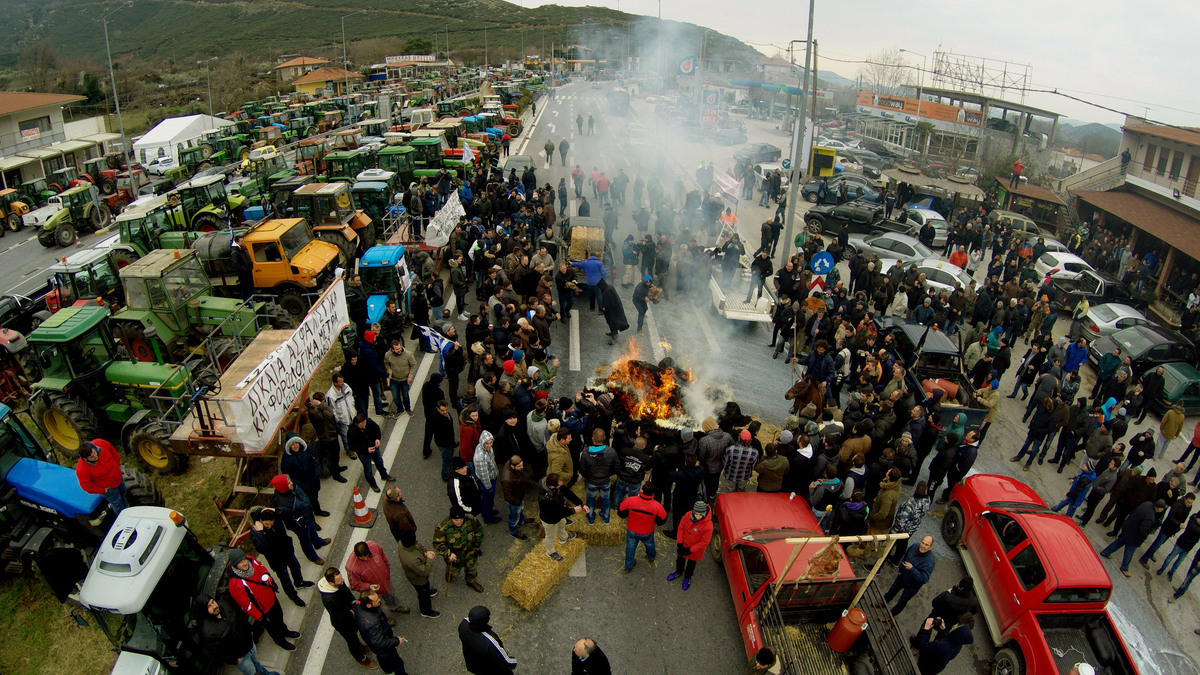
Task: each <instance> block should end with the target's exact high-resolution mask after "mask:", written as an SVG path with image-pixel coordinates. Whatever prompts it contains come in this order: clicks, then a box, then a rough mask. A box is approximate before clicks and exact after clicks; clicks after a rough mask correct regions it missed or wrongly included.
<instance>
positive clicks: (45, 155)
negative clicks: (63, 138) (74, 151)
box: [17, 146, 62, 159]
mask: <svg viewBox="0 0 1200 675" xmlns="http://www.w3.org/2000/svg"><path fill="white" fill-rule="evenodd" d="M17 154H18V155H22V156H24V157H28V158H30V159H50V158H51V157H59V156H61V155H62V151H61V150H55V149H53V146H49V147H45V148H34V149H32V150H24V151H22V152H18V153H17Z"/></svg>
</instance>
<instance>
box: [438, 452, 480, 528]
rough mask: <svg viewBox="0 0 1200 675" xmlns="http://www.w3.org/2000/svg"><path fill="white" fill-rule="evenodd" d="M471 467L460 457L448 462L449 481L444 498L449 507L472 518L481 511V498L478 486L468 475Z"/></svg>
mask: <svg viewBox="0 0 1200 675" xmlns="http://www.w3.org/2000/svg"><path fill="white" fill-rule="evenodd" d="M470 468H471V465H469V464H467V462H465V461H463V458H462V457H454V458H452V459H451V460H450V480H449V482H447V483H446V496H448V497H449V498H450V505H451V506H452V507H456V508H459V509H462V510H463V512H464V513H466V514H467V515H469V516H471V517H472V518H474V517H475V516H477V515H479V513H480V512H481V511H483V497H482V495H480V494H479V484H478V483H476V482H475V477H474V476H472V475H471V474H470Z"/></svg>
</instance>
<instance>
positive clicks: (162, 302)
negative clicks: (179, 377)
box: [112, 249, 294, 369]
mask: <svg viewBox="0 0 1200 675" xmlns="http://www.w3.org/2000/svg"><path fill="white" fill-rule="evenodd" d="M121 281H122V282H123V285H124V287H125V299H126V303H125V307H124V308H123V309H122V310H121V311H119V312H117V313H116V314H114V315H113V317H112V328H113V334H114V335H116V336H117V337H118V339H119V341H120V342H121V344H123V345H124V346H125V349H126V350H127V351H128V353H129V356H130V357H132V358H134V359H136V360H138V361H145V362H154V363H183V362H184V361H186V360H187V359H189V358H191V357H194V356H199V355H201V354H205V353H208V354H209V356H211V357H212V358H213V360H214V361H215V362H216V363H217V364H218V365H220V366H222V369H223V368H224V366H227V365H228V364H229V363H232V362H233V360H234V359H235V358H237V355H238V354H240V353H241V351H242V348H243V347H244V346H245V345H247V344H249V343H250V341H251V340H253V339H254V336H255V335H257V334H258V333H259V332H261V331H264V330H267V329H269V328H274V327H285V326H293V325H294V323H293V321H292V319H291V317H290V316H288V315H286V314H285V313H284V312H283V310H282V309H280V308H279V307H278V305H274V303H271V304H270V305H268V303H265V302H253V303H251V302H244V301H242V300H238V299H234V298H220V297H217V296H216V295H214V293H213V285H212V282H211V281H209V279H208V276H207V275H205V273H204V270H203V268H201V266H200V259H199V258H198V257H197V255H196V252H195V251H192V250H187V249H184V250H173V251H172V250H164V249H158V250H153V251H149V252H148V253H147V254H146V255H145V256H144V257H142V258H139V259H138V260H137V261H136V262H134V263H132V264H131V265H129V266H127V267H124V268H122V269H121Z"/></svg>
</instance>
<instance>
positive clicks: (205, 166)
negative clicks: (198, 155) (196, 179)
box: [193, 162, 212, 175]
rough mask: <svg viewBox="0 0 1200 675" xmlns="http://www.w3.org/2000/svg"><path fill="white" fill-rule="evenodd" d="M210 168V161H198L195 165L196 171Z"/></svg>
mask: <svg viewBox="0 0 1200 675" xmlns="http://www.w3.org/2000/svg"><path fill="white" fill-rule="evenodd" d="M211 168H212V162H200V163H199V164H197V165H196V173H200V172H201V171H207V170H208V169H211ZM193 175H195V174H193Z"/></svg>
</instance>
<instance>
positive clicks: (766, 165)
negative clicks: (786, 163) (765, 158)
mask: <svg viewBox="0 0 1200 675" xmlns="http://www.w3.org/2000/svg"><path fill="white" fill-rule="evenodd" d="M776 169H778V170H779V173H780V174H781V175H782V178H783V181H782V183H781V188H780V189H782V190H787V189H788V185H789V181H788V173H789V172H788V170H787V169H784V168H783V164H782V163H781V162H763V163H762V164H755V165H754V189H755V190H758V186H759V185H762V180H763V177H765V176H766V175H767V174H768V173H771V172H773V171H775V170H776Z"/></svg>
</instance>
